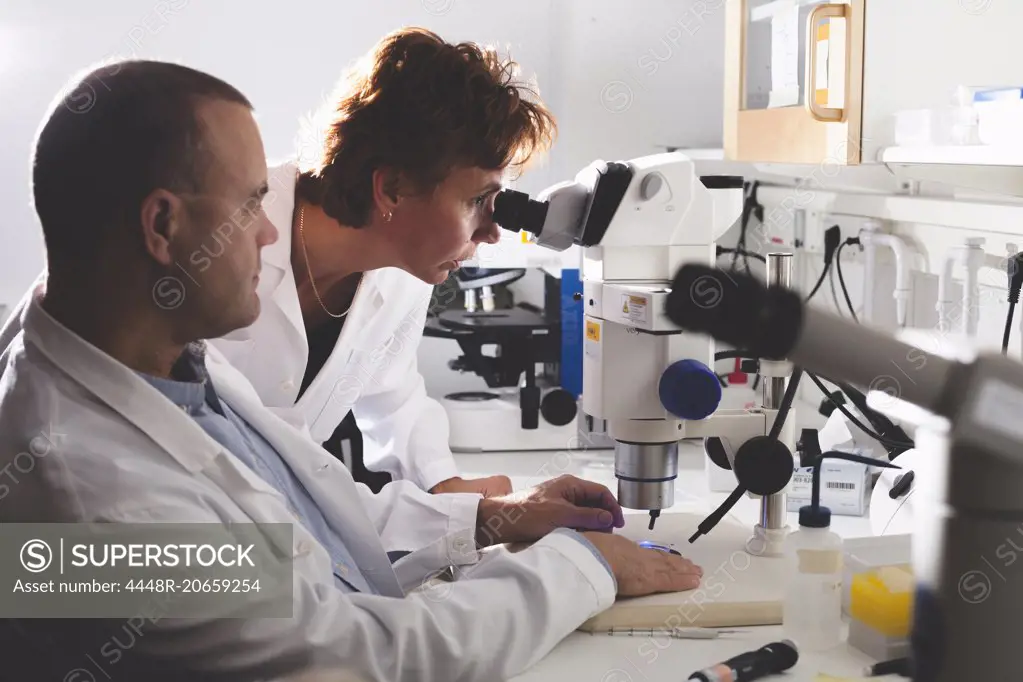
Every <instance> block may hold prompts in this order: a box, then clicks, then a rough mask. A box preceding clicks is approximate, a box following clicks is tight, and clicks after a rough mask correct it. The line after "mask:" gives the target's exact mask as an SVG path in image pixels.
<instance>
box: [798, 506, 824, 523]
mask: <svg viewBox="0 0 1023 682" xmlns="http://www.w3.org/2000/svg"><path fill="white" fill-rule="evenodd" d="M799 525H800V526H802V527H803V528H827V527H829V526H830V525H831V510H830V509H828V508H827V507H814V506H813V505H811V504H808V505H806V506H805V507H800V508H799Z"/></svg>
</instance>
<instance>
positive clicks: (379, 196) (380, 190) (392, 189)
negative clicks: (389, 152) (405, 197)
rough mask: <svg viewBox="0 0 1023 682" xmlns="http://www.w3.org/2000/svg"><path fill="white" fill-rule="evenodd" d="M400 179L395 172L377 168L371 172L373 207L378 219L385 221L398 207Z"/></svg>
mask: <svg viewBox="0 0 1023 682" xmlns="http://www.w3.org/2000/svg"><path fill="white" fill-rule="evenodd" d="M400 197H401V178H400V175H399V174H398V172H397V171H394V170H391V169H389V168H377V169H376V170H374V171H373V206H374V210H375V211H376V212H377V213H378V214H379V215H380V218H382V219H383V220H387V219H388V216H390V215H391V214H392V213H394V211H395V209H396V208H397V207H398V201H399V200H400Z"/></svg>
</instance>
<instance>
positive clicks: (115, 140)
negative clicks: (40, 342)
mask: <svg viewBox="0 0 1023 682" xmlns="http://www.w3.org/2000/svg"><path fill="white" fill-rule="evenodd" d="M210 99H212V100H226V101H229V102H235V103H238V104H242V105H244V106H246V107H248V108H250V109H251V108H252V105H251V104H250V103H249V101H248V100H247V99H246V98H245V96H244V95H242V93H240V92H239V91H238V90H237V89H235V88H234V87H232V86H231V85H229V84H227V83H225V82H224V81H222V80H220V79H218V78H215V77H214V76H211V75H209V74H206V73H203V72H201V71H197V70H195V69H191V68H189V67H186V66H181V65H178V64H172V63H167V62H158V61H145V60H129V61H122V62H117V63H113V64H109V65H104V66H102V67H99V68H96V69H94V70H92V71H90V72H89V73H88V74H87V75H85V76H84V77H83V78H81V79H80V80H77V81H75V82H73V83H72V84H71V86H70V87H69V88H68V89H67V90H66V94H65V95H64V96H63V97H61V99H60V100H59V101H58V102H56V103H55V105H54V106H53V107H52V109H51V111H50V114H49V116H48V118H47V119H46V121H45V123H44V125H43V127H42V128H41V129H40V131H39V135H38V137H37V139H36V148H35V156H34V159H33V164H32V185H33V198H34V201H35V209H36V213H37V214H38V215H39V219H40V221H41V223H42V227H43V236H44V239H45V241H46V249H47V252H48V259H49V261H50V267H51V268H52V267H53V265H54V262H58V263H62V264H68V265H70V264H73V263H74V262H75V261H79V260H81V259H83V258H89V256H90V255H92V254H95V253H96V251H95V247H96V246H97V245H98V244H99V243H101V242H102V240H103V239H105V238H106V237H107V236H108V235H109V234H110V231H111V230H118V229H124V228H125V226H126V225H130V224H134V222H135V221H137V220H138V216H139V211H140V209H141V205H142V201H143V199H144V198H145V197H146V196H147V195H148V194H149V193H151V192H152V191H153V190H155V189H159V188H163V189H167V190H169V191H176V192H195V191H198V190H199V188H200V186H201V185H202V182H203V175H204V172H205V167H206V165H207V158H206V155H205V152H206V147H205V145H204V144H203V134H204V132H203V130H202V126H201V124H200V121H199V119H198V116H197V115H196V111H197V105H198V104H199V103H200V102H202V101H204V100H210Z"/></svg>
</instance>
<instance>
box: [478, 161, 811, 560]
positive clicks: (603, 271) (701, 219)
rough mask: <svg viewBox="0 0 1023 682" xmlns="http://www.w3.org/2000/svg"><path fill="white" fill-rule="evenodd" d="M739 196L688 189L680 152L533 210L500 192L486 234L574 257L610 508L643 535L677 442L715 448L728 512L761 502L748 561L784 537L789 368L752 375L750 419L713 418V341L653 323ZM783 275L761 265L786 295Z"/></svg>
mask: <svg viewBox="0 0 1023 682" xmlns="http://www.w3.org/2000/svg"><path fill="white" fill-rule="evenodd" d="M742 186H743V183H742V178H738V177H731V176H709V177H708V176H704V177H701V176H698V175H697V174H696V170H695V166H694V163H693V162H692V161H691V160H690V159H689V158H688V157H686V156H685V155H683V154H682V153H679V152H671V153H665V154H657V155H652V156H647V157H641V158H636V159H632V160H629V161H625V162H613V163H605V162H602V161H597V162H594V163H593V164H591V165H590V166H588V167H586V168H584V169H583V170H582V171H580V172H579V173H578V174H577V175H576V177H575V179H574V180H572V181H567V182H562V183H559V184H557V185H554V186H552V187H549V188H547V189H546V190H544V191H543V192H541V193H540V194H539V195H538V196H537V197H536V199H532V198H530V197H529V196H528V195H527V194H524V193H522V192H517V191H514V190H504V191H503V192H501V193H499V194H498V196H497V198H496V200H495V204H494V221H495V222H497V223H498V224H499V225H501V227H503V228H504V229H506V230H512V231H525V232H527V233H530V234H531V235H533V239H534V240H535V242H536V243H537V244H539V245H541V246H545V247H547V248H550V249H554V250H556V251H563V250H565V249H567V248H569V247H570V246H572V245H573V244H576V245H579V246H581V247H582V250H583V265H582V280H583V294H582V295H583V299H584V301H583V306H584V308H583V309H584V311H585V330H584V346H585V347H584V355H583V401H582V402H583V405H582V409H583V412H585V413H586V414H587V415H589V416H592V417H594V418H597V419H602V420H604V421H605V422H606V424H607V432H608V436H609V437H610V438H611V439H613V441H614V447H615V476H616V478H617V479H618V500H619V502H620V503H621V504H622V506H624V507H627V508H630V509H642V510H648V511H649V512H650V516H651V518H650V526H651V528H652V527H653V524H654V522H655V520H656V519H657V516H658V515H659V513H660V511H661V510H662V509H665V508H668V507H671V506H672V505H673V504H674V488H675V479H676V477H677V474H678V442H679V441H680V440H681V439H683V438H708V439H710V438H715V439H719V440H717V441H715V442H714V445H715V447H714V449H716V450H718V451H720V450H722V449H723V450H724V453H725V454H726V456H727V460H728V464H729V465H730V466H731V468H732V469H733V471H734V472H735V473H736V477H737V479H738V480H739V481H740V483H741V484H742V485H741V486H740V488H739V489H737V491H736V494H735V497H736V499H737V498H738V497H739V496H741V494H743V493H745V492H748V493H749V494H751V495H754V496H759V497H760V498H761V510H762V511H761V518H760V522H759V523H758V524H757V526H756V530H755V533H754V534H753V536H752V537H751V538H750V542H749V543H747V549H748V550H749V551H750V552H752V553H756V554H759V555H778V554H779V553H780V552H781V542H782V540H783V539H784V536H785V533H786V532H787V528H786V505H785V497H784V492H783V491H784V489H785V487H786V486H787V484H788V482H789V480H790V479H791V477H792V474H793V463H794V461H793V457H792V454H791V453H792V451H793V449H794V446H795V443H794V434H795V430H794V428H793V421H794V420H792V419H788V420H785V421H783V422H782V423H784V424H785V426H786V428H784V429H782V430H781V431H780V432H779V433H771V432H772V428H773V427H774V426H775V421H776V420H775V417H776V416H777V414H778V412H779V408H780V407H781V405H782V400H783V397H784V394H786V392H787V387H788V381H787V377H788V375H789V373H790V372H791V368H790V367H789V366H788V365H787V363H784V362H773V363H772V362H763V363H762V364H761V374H762V375H763V376H764V377H765V381H764V404H763V407H762V408H758V409H750V410H718V409H717V408H718V405H719V403H720V400H721V392H722V389H721V384H720V381H719V379H718V377H717V375H716V374H715V373H714V371H712V369H711V368H712V367H713V365H714V359H715V346H714V341H713V340H712V339H710V338H709V337H707V336H705V335H702V334H690V333H685V332H683V331H682V330H681V328H680V327H678V326H677V325H676V324H674V323H673V322H671V321H670V320H669V319H668V318H667V317H666V316H665V314H664V309H665V301H666V297H667V296H668V294H669V293H670V291H671V290H670V281H671V278H672V277H673V276H674V273H675V272H676V271H677V270H678V269H679V267H680V266H682V265H683V264H685V263H698V264H702V265H707V266H710V265H713V264H714V263H715V261H716V258H717V251H716V244H715V242H716V241H717V239H719V238H720V237H721V235H723V234H724V233H725V232H726V231H727V230H728V228H729V227H731V226H732V225H733V224H734V223H735V221H736V219H737V218H738V217H739V215H740V213H741V210H742V200H743V192H742ZM790 271H791V256H790V255H789V254H772V256H771V257H769V258H768V277H769V279H770V280H771V281H773V282H775V283H777V284H779V285H782V286H787V285H788V284H789V281H788V280H789V277H790ZM792 388H793V390H792V391H791V393H794V388H795V387H794V386H793V387H792ZM791 399H792V398H791V396H790V397H789V398H788V400H789V402H790V403H791ZM785 411H787V408H786V409H785V410H782V412H783V413H784V412H785ZM779 426H781V424H779ZM769 433H771V436H770V437H769V436H768V434H769ZM722 446H723V447H722ZM702 532H705V530H704V529H702V528H701V533H702Z"/></svg>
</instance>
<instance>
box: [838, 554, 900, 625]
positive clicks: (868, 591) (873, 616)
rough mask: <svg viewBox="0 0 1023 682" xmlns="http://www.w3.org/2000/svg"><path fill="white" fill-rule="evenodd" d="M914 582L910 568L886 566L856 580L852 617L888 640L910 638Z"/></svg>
mask: <svg viewBox="0 0 1023 682" xmlns="http://www.w3.org/2000/svg"><path fill="white" fill-rule="evenodd" d="M913 591H914V580H913V573H912V569H911V568H910V567H909V566H885V567H883V568H879V569H876V570H873V571H866V572H864V573H858V574H856V575H855V576H853V580H852V587H851V591H850V597H849V615H850V616H852V617H853V618H855V619H856V620H858V621H860V622H861V623H863V624H864V625H867V626H868V627H870V628H871V629H873V630H875V631H877V632H879V633H881V634H883V635H885V636H888V637H907V636H908V635H909V630H910V623H911V621H912V615H913Z"/></svg>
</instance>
